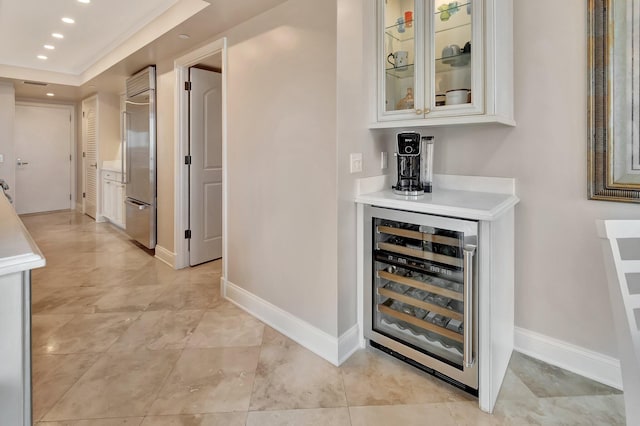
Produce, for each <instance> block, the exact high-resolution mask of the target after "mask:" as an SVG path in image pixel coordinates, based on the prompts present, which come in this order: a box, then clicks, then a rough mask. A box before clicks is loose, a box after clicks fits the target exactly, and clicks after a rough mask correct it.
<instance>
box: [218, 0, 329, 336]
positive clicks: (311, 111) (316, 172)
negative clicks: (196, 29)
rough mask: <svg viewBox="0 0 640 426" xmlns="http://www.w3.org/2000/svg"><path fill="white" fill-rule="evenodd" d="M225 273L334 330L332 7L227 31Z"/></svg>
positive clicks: (294, 8) (297, 4)
mask: <svg viewBox="0 0 640 426" xmlns="http://www.w3.org/2000/svg"><path fill="white" fill-rule="evenodd" d="M227 36H228V41H229V55H228V61H229V66H228V134H229V141H228V166H229V167H228V173H229V175H228V188H229V205H228V242H229V259H228V260H229V270H228V274H227V277H228V279H229V280H230V281H231V282H232V283H234V284H236V285H238V286H240V287H242V288H244V289H245V290H247V291H249V292H251V293H253V294H255V295H257V296H259V297H261V298H263V299H265V300H267V301H269V302H271V303H273V304H274V305H276V306H278V307H280V308H281V309H284V310H285V311H288V312H290V313H291V314H293V315H295V316H297V317H298V318H301V319H302V320H304V321H306V322H308V323H310V324H312V325H313V326H315V327H318V328H320V329H322V330H323V331H325V332H327V333H329V334H330V335H333V336H335V335H336V333H337V294H336V293H337V289H336V279H337V266H336V263H337V262H336V247H337V239H336V229H337V210H336V197H337V191H336V185H337V176H336V116H335V111H336V107H335V105H336V95H335V87H336V75H335V69H336V52H335V46H336V4H335V2H318V1H314V0H291V1H289V2H286V3H284V4H282V5H280V6H278V7H276V8H274V9H272V10H270V11H268V12H266V13H264V14H262V15H260V16H258V17H256V18H254V19H251V20H249V21H247V22H245V23H243V24H241V25H239V26H237V27H235V28H234V29H232V30H231V31H229V32H228V34H227Z"/></svg>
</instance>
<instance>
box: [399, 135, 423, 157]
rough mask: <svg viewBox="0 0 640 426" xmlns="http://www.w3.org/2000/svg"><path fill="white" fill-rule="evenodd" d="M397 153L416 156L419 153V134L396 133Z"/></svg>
mask: <svg viewBox="0 0 640 426" xmlns="http://www.w3.org/2000/svg"><path fill="white" fill-rule="evenodd" d="M398 155H405V156H407V155H408V156H412V157H413V156H417V155H420V134H419V133H400V134H398Z"/></svg>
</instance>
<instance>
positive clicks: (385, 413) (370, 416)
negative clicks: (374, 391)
mask: <svg viewBox="0 0 640 426" xmlns="http://www.w3.org/2000/svg"><path fill="white" fill-rule="evenodd" d="M349 413H350V414H351V425H352V426H389V425H403V426H425V425H437V426H457V425H456V422H455V421H454V420H453V418H451V415H450V412H449V409H448V408H447V406H446V404H438V403H435V404H421V405H382V406H370V407H367V406H364V407H350V408H349Z"/></svg>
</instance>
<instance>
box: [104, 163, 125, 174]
mask: <svg viewBox="0 0 640 426" xmlns="http://www.w3.org/2000/svg"><path fill="white" fill-rule="evenodd" d="M100 170H105V171H108V172H116V173H122V163H121V162H120V160H109V161H103V162H102V167H101V169H100Z"/></svg>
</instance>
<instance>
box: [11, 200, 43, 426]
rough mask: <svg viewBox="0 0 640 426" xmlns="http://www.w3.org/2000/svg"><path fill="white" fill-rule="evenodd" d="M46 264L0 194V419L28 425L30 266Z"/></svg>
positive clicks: (29, 416) (29, 399)
mask: <svg viewBox="0 0 640 426" xmlns="http://www.w3.org/2000/svg"><path fill="white" fill-rule="evenodd" d="M44 265H45V259H44V256H42V253H41V252H40V250H39V249H38V246H37V245H36V244H35V242H34V241H33V239H32V238H31V236H30V235H29V233H28V232H27V230H26V228H25V227H24V225H23V224H22V221H21V220H20V218H19V217H18V215H17V214H16V212H15V210H14V209H13V206H12V205H11V204H10V203H9V201H8V200H7V199H6V198H5V197H3V196H0V413H2V414H1V416H0V417H1V419H2V420H0V423H2V424H7V425H16V426H19V425H31V270H32V269H35V268H40V267H43V266H44Z"/></svg>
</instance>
